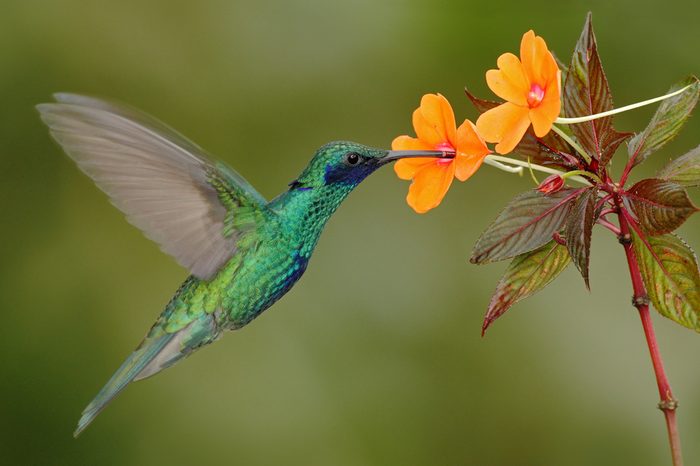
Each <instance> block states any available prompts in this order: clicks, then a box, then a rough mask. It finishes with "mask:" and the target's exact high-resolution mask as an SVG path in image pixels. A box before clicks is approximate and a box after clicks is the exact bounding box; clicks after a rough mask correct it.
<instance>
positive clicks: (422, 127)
mask: <svg viewBox="0 0 700 466" xmlns="http://www.w3.org/2000/svg"><path fill="white" fill-rule="evenodd" d="M413 129H415V131H416V135H417V136H418V139H421V140H422V141H424V142H426V143H428V144H431V145H432V146H433V147H435V146H437V145H438V144H443V143H446V142H451V141H454V138H455V131H456V125H455V115H454V112H453V111H452V107H451V106H450V103H449V102H448V101H447V99H446V98H445V97H443V96H442V95H440V94H425V95H424V96H423V98H422V99H421V101H420V107H418V109H417V110H416V111H415V112H413Z"/></svg>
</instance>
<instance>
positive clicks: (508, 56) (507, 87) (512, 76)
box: [486, 53, 530, 106]
mask: <svg viewBox="0 0 700 466" xmlns="http://www.w3.org/2000/svg"><path fill="white" fill-rule="evenodd" d="M497 63H498V68H499V69H497V70H488V71H487V72H486V83H487V84H488V86H489V88H490V89H491V90H492V91H493V93H494V94H496V95H497V96H498V97H500V98H502V99H505V100H507V101H509V102H513V103H515V104H518V105H523V106H526V105H527V93H528V92H530V83H529V81H528V79H527V76H526V75H525V72H524V71H523V66H522V64H521V63H520V60H519V59H518V57H516V56H515V55H513V54H512V53H504V54H503V55H501V56H500V57H498V62H497Z"/></svg>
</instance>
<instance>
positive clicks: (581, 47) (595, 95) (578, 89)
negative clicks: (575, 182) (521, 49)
mask: <svg viewBox="0 0 700 466" xmlns="http://www.w3.org/2000/svg"><path fill="white" fill-rule="evenodd" d="M563 104H564V113H565V114H566V116H567V117H581V116H586V115H593V114H596V113H601V112H606V111H608V110H612V108H613V102H612V96H611V94H610V88H609V86H608V80H607V78H606V77H605V72H604V71H603V65H602V64H601V62H600V57H599V56H598V46H597V44H596V40H595V34H594V33H593V25H592V23H591V14H590V13H589V14H588V16H587V17H586V24H585V25H584V27H583V32H582V33H581V37H580V38H579V40H578V43H577V44H576V49H575V50H574V54H573V56H572V57H571V64H570V65H569V72H568V73H567V76H566V81H564V99H563ZM612 121H613V120H612V116H608V117H604V118H598V119H596V120H593V121H588V122H585V123H577V124H572V125H569V126H570V128H571V132H572V133H573V135H574V136H576V139H578V141H579V143H580V144H581V146H582V147H583V149H584V150H585V151H586V152H587V153H588V154H589V155H590V156H591V157H592V158H594V159H596V160H599V161H600V164H599V166H600V168H601V169H602V168H604V167H605V166H606V165H607V163H608V162H609V161H610V159H611V158H612V156H613V154H614V153H615V151H616V150H617V147H618V146H619V145H620V144H621V143H622V142H623V141H624V140H625V139H626V138H627V137H629V136H630V135H629V134H627V133H619V132H617V131H615V129H613V126H612Z"/></svg>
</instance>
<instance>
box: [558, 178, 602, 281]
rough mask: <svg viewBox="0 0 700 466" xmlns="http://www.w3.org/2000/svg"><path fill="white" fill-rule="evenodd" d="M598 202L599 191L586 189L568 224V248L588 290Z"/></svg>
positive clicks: (579, 198) (575, 203) (594, 188)
mask: <svg viewBox="0 0 700 466" xmlns="http://www.w3.org/2000/svg"><path fill="white" fill-rule="evenodd" d="M597 200H598V189H597V188H596V187H591V188H588V189H586V190H585V191H584V192H582V193H581V195H580V196H579V197H578V198H577V199H576V202H574V204H573V205H572V207H571V212H570V213H569V216H568V220H567V222H566V227H565V228H566V230H565V231H566V247H567V249H568V250H569V254H570V255H571V257H572V258H573V260H574V264H575V265H576V268H577V269H578V270H579V272H581V276H583V280H584V282H586V288H589V289H590V287H591V286H590V281H589V277H588V264H589V262H590V257H591V233H592V232H593V224H594V223H595V221H596V212H595V206H596V201H597Z"/></svg>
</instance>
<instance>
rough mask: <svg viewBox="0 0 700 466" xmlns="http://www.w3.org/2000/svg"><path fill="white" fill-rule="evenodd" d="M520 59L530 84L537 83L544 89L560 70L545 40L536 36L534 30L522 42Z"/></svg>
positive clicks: (526, 34)
mask: <svg viewBox="0 0 700 466" xmlns="http://www.w3.org/2000/svg"><path fill="white" fill-rule="evenodd" d="M520 59H521V60H522V64H523V70H524V71H525V75H526V76H527V77H528V79H529V80H530V83H537V84H539V85H540V86H542V87H544V86H545V85H546V84H547V82H548V81H549V80H550V79H551V78H552V76H553V74H554V73H556V71H557V70H558V67H557V64H556V62H555V61H554V57H553V56H552V54H551V53H549V50H548V49H547V44H546V43H545V41H544V39H543V38H542V37H540V36H536V35H535V33H534V32H533V31H532V30H529V31H527V32H526V33H525V34H524V35H523V39H522V41H520Z"/></svg>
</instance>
